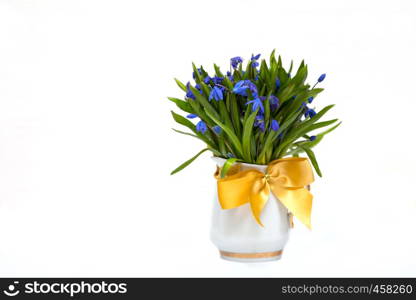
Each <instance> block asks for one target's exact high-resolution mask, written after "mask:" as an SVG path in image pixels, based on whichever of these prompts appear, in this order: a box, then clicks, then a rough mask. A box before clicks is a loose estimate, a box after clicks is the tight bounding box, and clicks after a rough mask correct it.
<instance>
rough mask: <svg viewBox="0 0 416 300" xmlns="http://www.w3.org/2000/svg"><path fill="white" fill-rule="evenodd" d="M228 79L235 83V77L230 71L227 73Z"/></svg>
mask: <svg viewBox="0 0 416 300" xmlns="http://www.w3.org/2000/svg"><path fill="white" fill-rule="evenodd" d="M227 77H228V79H230V81H234V76H233V75H232V74H231V72H230V71H227Z"/></svg>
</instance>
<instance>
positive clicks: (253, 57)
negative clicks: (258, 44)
mask: <svg viewBox="0 0 416 300" xmlns="http://www.w3.org/2000/svg"><path fill="white" fill-rule="evenodd" d="M260 55H261V54H257V55H256V56H254V55H251V60H258V59H259V58H260Z"/></svg>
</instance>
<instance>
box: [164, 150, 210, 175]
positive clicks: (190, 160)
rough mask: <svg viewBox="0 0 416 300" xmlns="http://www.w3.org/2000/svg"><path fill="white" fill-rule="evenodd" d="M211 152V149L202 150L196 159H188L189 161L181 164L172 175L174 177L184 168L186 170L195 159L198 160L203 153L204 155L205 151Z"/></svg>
mask: <svg viewBox="0 0 416 300" xmlns="http://www.w3.org/2000/svg"><path fill="white" fill-rule="evenodd" d="M207 150H209V148H205V149H202V150H201V151H199V152H198V153H197V154H196V155H195V156H194V157H192V158H191V159H188V160H187V161H185V162H184V163H183V164H181V165H180V166H179V167H177V168H176V169H175V170H173V171H172V172H171V173H170V175H173V174H175V173H178V172H179V171H181V170H183V169H184V168H186V167H187V166H189V165H190V164H191V163H192V162H193V161H194V160H195V159H197V158H198V156H200V155H201V154H202V153H204V152H205V151H207Z"/></svg>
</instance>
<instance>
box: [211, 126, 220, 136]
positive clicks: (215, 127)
mask: <svg viewBox="0 0 416 300" xmlns="http://www.w3.org/2000/svg"><path fill="white" fill-rule="evenodd" d="M212 130H214V132H215V133H216V134H220V133H221V131H222V129H221V127H220V126H218V125H215V126H214V127H212Z"/></svg>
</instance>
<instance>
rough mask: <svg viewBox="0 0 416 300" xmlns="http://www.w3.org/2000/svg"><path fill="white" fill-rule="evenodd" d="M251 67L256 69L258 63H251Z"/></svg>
mask: <svg viewBox="0 0 416 300" xmlns="http://www.w3.org/2000/svg"><path fill="white" fill-rule="evenodd" d="M251 66H252V67H253V68H257V67H258V66H259V63H258V62H257V61H253V62H252V63H251Z"/></svg>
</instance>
